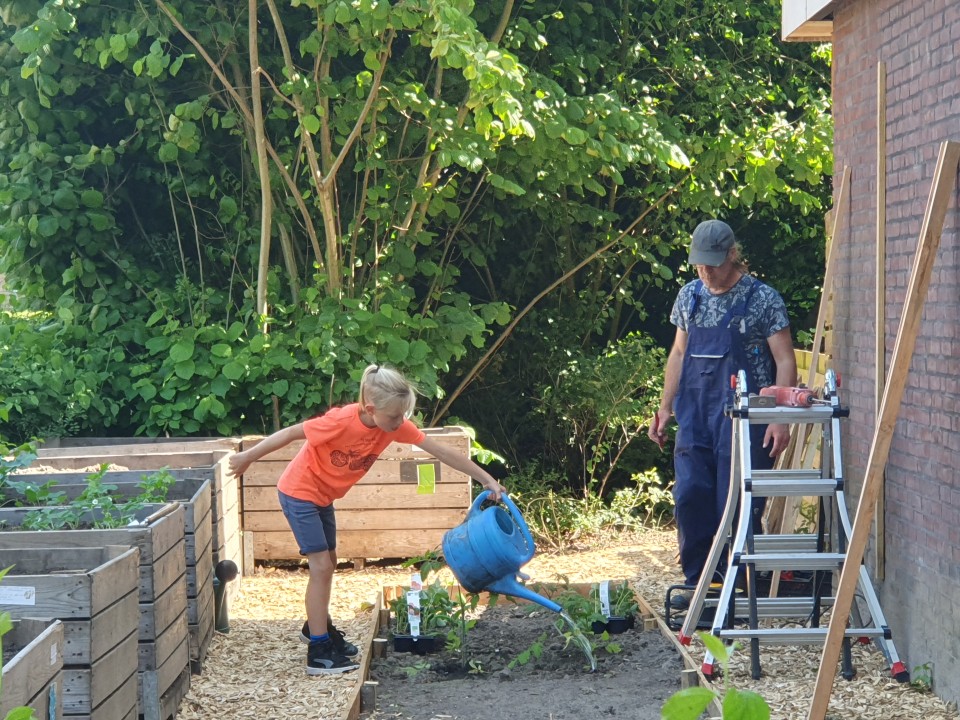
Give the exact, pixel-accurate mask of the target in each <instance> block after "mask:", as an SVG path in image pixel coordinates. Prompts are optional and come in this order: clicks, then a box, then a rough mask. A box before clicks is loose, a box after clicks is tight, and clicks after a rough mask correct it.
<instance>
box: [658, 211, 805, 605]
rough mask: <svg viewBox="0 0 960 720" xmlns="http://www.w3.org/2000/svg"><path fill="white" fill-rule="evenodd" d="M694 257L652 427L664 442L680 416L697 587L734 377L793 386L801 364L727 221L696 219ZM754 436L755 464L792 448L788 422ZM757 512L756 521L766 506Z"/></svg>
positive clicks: (681, 489) (714, 509)
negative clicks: (693, 273) (742, 374)
mask: <svg viewBox="0 0 960 720" xmlns="http://www.w3.org/2000/svg"><path fill="white" fill-rule="evenodd" d="M690 264H691V265H694V266H696V268H697V275H699V280H694V281H693V282H691V283H688V284H687V285H685V286H684V287H683V288H682V289H681V290H680V293H679V294H678V295H677V299H676V302H675V303H674V306H673V311H672V312H671V313H670V322H671V323H673V324H674V325H676V327H677V333H676V337H675V339H674V342H673V347H672V348H671V350H670V354H669V356H668V357H667V365H666V369H665V370H664V381H663V397H662V398H661V401H660V409H659V410H658V411H657V413H656V414H655V415H654V416H653V420H652V421H651V423H650V429H649V432H648V435H649V437H650V439H651V440H653V441H654V442H655V443H657V444H658V445H659V446H660V447H661V448H662V447H663V444H664V442H665V441H666V438H667V433H666V429H667V425H668V423H669V422H670V416H671V415H674V416H676V419H677V437H676V444H675V448H674V470H675V473H676V480H675V482H674V487H673V498H674V504H675V510H674V514H675V517H676V521H677V536H678V541H679V545H680V566H681V568H682V569H683V575H684V582H685V584H688V585H693V586H695V585H696V584H697V582H698V581H699V580H700V573H701V572H702V571H703V566H704V565H705V564H706V560H707V556H708V555H709V553H710V548H711V546H712V545H713V536H714V535H715V534H716V531H717V528H718V527H719V526H720V519H721V517H722V516H723V510H724V508H725V506H726V503H727V492H728V489H729V486H730V462H731V457H730V436H731V431H732V427H731V421H730V419H729V418H728V417H726V416H725V415H724V412H723V410H724V405H725V404H726V403H727V402H728V401H729V399H730V377H731V375H736V374H737V372H738V371H740V370H741V369H742V370H745V371H746V375H747V384H748V389H749V391H750V392H752V393H755V392H757V391H758V390H759V389H760V388H761V387H766V386H768V385H785V386H793V385H796V381H797V364H796V359H795V358H794V354H793V343H792V340H791V338H790V321H789V318H788V317H787V309H786V307H785V305H784V303H783V299H782V298H781V297H780V295H779V293H777V291H776V290H774V289H773V288H771V287H769V286H767V285H765V284H763V283H762V282H760V281H759V280H757V279H756V278H754V277H753V276H751V275H750V274H749V273H748V270H747V266H746V263H745V262H744V261H743V260H742V259H741V258H740V250H739V246H738V244H737V242H736V238H735V237H734V234H733V230H731V229H730V226H729V225H727V224H726V223H724V222H722V221H720V220H707V221H706V222H702V223H700V224H699V225H698V226H697V227H696V229H695V230H694V231H693V240H692V242H691V245H690ZM750 440H751V462H752V463H753V467H754V468H756V469H768V468H770V467H772V466H773V461H774V459H775V458H776V456H777V455H779V454H780V453H781V452H783V451H784V449H786V447H787V442H788V441H789V428H788V426H786V425H766V426H764V425H753V426H751V439H750ZM753 512H754V521H755V523H757V522H758V521H759V514H760V513H762V506H759V507H758V506H755V507H754V508H753ZM755 527H759V525H755ZM690 596H691V593H690V592H685V593H680V594H674V595H673V596H672V599H671V604H672V606H673V607H674V608H675V609H678V610H682V609H685V608H686V607H687V606H688V605H689V602H690Z"/></svg>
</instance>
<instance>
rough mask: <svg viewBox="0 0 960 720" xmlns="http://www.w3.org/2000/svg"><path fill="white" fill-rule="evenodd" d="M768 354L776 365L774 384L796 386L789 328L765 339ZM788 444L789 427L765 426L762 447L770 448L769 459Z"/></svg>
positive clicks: (795, 365) (794, 361)
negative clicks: (768, 349)
mask: <svg viewBox="0 0 960 720" xmlns="http://www.w3.org/2000/svg"><path fill="white" fill-rule="evenodd" d="M767 345H769V346H770V353H771V354H772V355H773V359H774V361H775V362H776V363H777V379H776V384H777V385H781V386H783V387H793V386H795V385H796V384H797V357H796V355H794V352H793V339H792V338H791V337H790V328H789V327H785V328H783V330H780V331H778V332H775V333H774V334H773V335H771V336H770V337H768V338H767ZM789 443H790V426H789V425H784V424H779V423H778V424H773V425H768V426H767V432H766V433H765V434H764V436H763V446H764V447H765V448H766V447H769V448H770V457H776V456H777V455H779V454H780V453H782V452H783V451H784V450H786V449H787V445H788V444H789Z"/></svg>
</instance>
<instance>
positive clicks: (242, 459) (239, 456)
mask: <svg viewBox="0 0 960 720" xmlns="http://www.w3.org/2000/svg"><path fill="white" fill-rule="evenodd" d="M227 465H228V466H229V467H230V474H231V475H233V476H234V477H235V478H239V477H240V476H241V475H243V473H245V472H246V471H247V468H248V467H250V465H251V462H250V460H249V456H248V455H247V454H246V453H245V452H238V453H234V454H233V455H231V456H230V457H229V459H228V460H227Z"/></svg>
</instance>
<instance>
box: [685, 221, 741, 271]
mask: <svg viewBox="0 0 960 720" xmlns="http://www.w3.org/2000/svg"><path fill="white" fill-rule="evenodd" d="M736 241H737V239H736V237H734V235H733V230H731V229H730V226H729V225H727V224H726V223H725V222H723V220H705V221H704V222H702V223H700V224H699V225H697V227H696V228H695V229H694V231H693V241H692V242H691V243H690V264H691V265H712V266H713V267H719V266H720V265H723V262H724V260H726V259H727V253H728V252H730V248H732V247H733V244H734V243H735V242H736Z"/></svg>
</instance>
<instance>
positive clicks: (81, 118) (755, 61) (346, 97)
mask: <svg viewBox="0 0 960 720" xmlns="http://www.w3.org/2000/svg"><path fill="white" fill-rule="evenodd" d="M251 7H253V8H254V9H255V12H256V18H255V19H256V20H257V21H258V22H254V23H251V22H250V19H251V18H250V17H249V8H251ZM0 18H2V21H3V23H4V24H5V26H6V32H5V33H4V37H5V38H8V39H6V40H0V96H2V102H0V166H2V167H3V168H4V172H3V173H0V272H5V273H6V274H7V283H8V285H9V286H10V287H11V288H12V289H13V290H14V291H15V292H16V298H17V308H18V309H30V310H32V311H35V312H37V313H40V314H39V315H25V314H22V313H17V314H11V315H10V316H8V317H7V319H6V320H5V321H4V323H3V324H4V325H6V326H7V327H6V329H5V332H6V335H3V336H0V356H2V357H3V358H4V361H5V364H6V358H8V357H10V358H14V359H15V363H16V367H17V368H18V369H17V372H16V373H13V378H11V377H10V376H9V375H8V376H7V377H6V378H4V380H3V384H0V413H5V414H6V415H7V416H8V417H7V422H6V423H5V424H4V425H3V426H2V428H3V429H2V432H3V433H5V434H7V435H10V436H12V437H13V439H16V440H20V439H23V438H24V437H26V436H27V435H28V434H29V433H38V432H41V431H44V430H45V429H46V428H47V427H52V426H54V425H56V424H57V422H58V420H57V418H58V417H69V418H71V420H70V427H69V428H67V430H73V429H76V430H77V431H79V432H85V431H93V432H99V431H102V429H103V428H111V429H112V431H113V432H117V433H127V434H130V433H148V434H162V433H171V434H191V433H233V432H237V431H239V430H268V429H270V428H271V427H272V426H274V425H275V424H276V423H284V422H289V421H292V420H296V419H300V418H302V417H303V416H304V415H305V414H308V413H312V412H316V411H318V410H319V409H322V408H323V407H324V406H326V405H327V404H329V403H331V402H336V401H342V400H344V399H348V398H351V397H352V396H353V394H354V392H355V389H356V383H357V381H358V379H359V372H360V370H361V369H362V366H363V365H364V364H366V363H367V362H369V361H373V360H378V361H388V362H391V363H393V364H395V365H397V366H399V367H401V368H403V369H404V370H405V371H406V372H407V373H408V374H409V375H410V376H411V377H412V378H414V379H415V380H417V381H418V382H419V384H420V386H421V388H422V389H423V391H424V393H425V395H426V396H427V397H428V398H432V399H433V401H434V406H433V407H432V408H430V409H428V411H427V416H426V417H427V420H428V421H429V420H439V419H442V417H443V416H445V415H446V414H447V413H449V412H451V411H452V412H455V413H456V414H457V415H459V416H461V417H464V418H465V419H467V420H469V421H470V422H471V423H472V424H474V425H476V426H477V427H478V428H480V429H481V433H482V436H483V437H484V444H485V445H488V446H491V447H495V448H498V449H500V448H504V449H506V450H507V451H508V452H507V453H506V454H507V455H508V457H509V458H510V460H512V461H514V462H518V461H520V460H523V459H524V458H527V457H530V456H531V455H533V454H538V449H539V448H542V447H543V446H544V441H545V440H547V438H548V437H553V438H557V437H562V436H563V435H564V433H565V432H566V430H565V429H564V425H563V423H565V422H566V420H564V419H563V415H562V413H557V412H555V411H554V410H551V409H549V408H548V407H547V405H549V402H550V397H551V396H550V394H549V393H548V392H547V390H548V388H550V387H551V385H552V379H553V378H554V377H555V376H556V375H557V373H558V372H561V370H562V369H563V368H568V369H569V368H570V367H572V365H571V363H576V364H577V366H579V367H593V366H602V365H603V362H604V361H603V358H609V357H611V356H615V355H616V354H617V353H618V352H619V350H618V347H619V343H620V342H621V341H622V340H624V339H625V338H627V337H628V335H629V334H630V333H631V332H637V331H640V332H647V333H651V334H653V335H654V336H657V335H658V333H662V326H663V320H662V317H663V314H664V309H665V307H666V308H667V309H668V303H669V298H671V297H672V294H673V293H674V292H675V290H676V282H677V277H678V270H680V269H681V265H682V257H683V250H682V248H683V245H684V244H685V240H686V237H687V236H688V233H689V230H690V228H691V227H692V226H693V225H695V224H696V222H697V221H699V220H700V219H703V217H706V216H708V215H722V216H724V217H726V218H727V219H728V220H729V221H730V222H731V224H732V225H734V227H735V228H736V229H737V230H738V232H740V234H741V235H742V236H743V238H744V240H745V241H746V244H747V251H748V254H749V255H750V256H751V257H754V258H755V259H756V262H755V266H756V268H757V270H758V271H759V272H760V273H761V274H763V275H767V276H768V278H771V279H773V280H772V281H774V280H775V279H776V278H778V277H779V276H778V275H777V273H778V272H781V271H782V270H783V271H786V270H788V271H789V273H788V275H789V277H791V278H792V277H796V276H797V275H798V274H797V272H796V268H789V269H786V268H784V269H782V270H781V268H779V267H778V266H777V265H775V264H774V262H773V259H774V258H777V259H780V258H784V257H788V256H790V255H791V253H801V252H805V251H810V252H809V253H808V254H813V253H814V252H819V249H818V245H819V243H820V238H821V232H822V231H821V228H822V210H823V203H824V201H825V199H826V198H827V197H828V195H829V190H828V188H827V187H826V183H825V180H824V177H825V174H826V173H827V172H828V171H829V168H830V165H831V158H830V154H829V141H830V125H829V116H828V112H827V110H828V107H827V99H826V98H827V96H826V92H825V88H826V82H827V77H826V76H827V73H826V60H827V58H826V57H824V56H823V55H822V54H818V53H817V52H815V53H811V51H810V47H809V46H784V45H783V44H782V43H780V42H779V40H778V39H777V35H778V28H779V3H776V2H773V1H772V0H767V1H766V2H763V3H748V2H745V1H744V2H734V3H729V2H724V3H721V2H713V1H710V2H707V3H700V4H698V5H697V6H696V7H694V6H690V5H689V4H688V3H687V4H685V3H679V2H673V1H672V0H665V1H661V2H653V1H652V0H648V1H646V2H632V1H629V0H616V1H614V0H608V1H606V2H594V3H586V2H575V1H573V0H560V1H559V2H557V0H553V1H552V2H545V1H543V2H541V1H539V0H529V1H525V2H516V1H515V0H493V1H492V2H488V3H474V2H472V1H471V0H401V1H400V2H393V3H389V2H386V1H385V0H353V1H350V2H348V1H347V0H288V1H286V2H277V1H276V0H267V2H251V3H232V4H231V3H223V2H219V1H216V0H215V1H214V2H209V1H206V0H205V1H204V2H200V1H199V0H197V1H191V0H176V1H173V0H171V1H169V2H168V0H153V2H145V3H124V2H122V3H120V4H119V5H116V4H114V5H111V6H109V7H108V6H105V5H101V4H99V3H96V2H80V1H79V0H68V1H67V2H63V1H62V0H50V1H49V2H41V1H40V0H0ZM251 27H252V28H253V31H252V32H251V30H250V28H251ZM818 52H819V51H818ZM258 98H262V99H261V100H260V101H259V102H258V101H257V99H258ZM261 227H264V228H265V231H262V230H261ZM810 246H814V247H813V248H811V247H810ZM768 259H769V260H771V262H770V263H769V264H767V260H768ZM808 267H809V270H810V274H809V277H810V278H814V277H816V274H817V272H816V271H817V267H818V266H817V263H816V262H811V263H810V264H809V265H808ZM815 284H816V283H815V282H813V283H811V282H809V281H807V282H804V279H803V277H802V273H801V277H800V279H798V280H797V281H796V285H794V286H791V287H788V288H783V287H782V286H781V289H785V290H786V291H787V295H788V300H789V301H790V302H791V303H793V304H792V305H791V307H792V308H796V309H797V310H799V311H801V312H802V311H804V309H805V308H809V307H810V305H811V304H812V302H813V301H814V300H815V295H814V294H813V293H812V292H811V290H810V288H811V285H815ZM508 338H509V340H508ZM19 339H30V340H31V343H32V342H33V340H34V339H35V340H36V342H37V343H44V344H43V345H42V346H43V347H44V348H45V349H44V352H45V353H48V354H49V355H50V356H51V357H53V358H57V361H56V362H54V363H51V364H50V366H49V368H48V371H49V374H50V376H51V377H50V379H49V381H47V382H44V381H43V380H42V379H38V380H37V381H36V382H39V385H40V386H38V387H32V386H31V387H32V390H31V389H29V388H27V386H26V385H24V383H23V382H22V381H21V380H20V376H21V375H24V376H27V377H29V376H30V372H31V371H30V368H35V367H37V366H38V365H40V363H39V362H38V354H37V353H36V352H34V351H30V350H24V349H23V348H21V349H19V350H17V351H14V350H13V349H12V348H13V347H14V346H15V345H17V344H18V342H19ZM21 344H22V343H21ZM628 344H629V343H628ZM644 347H646V348H649V347H650V345H649V343H648V344H647V345H645V346H644ZM644 352H646V350H644ZM545 369H546V370H545ZM650 373H652V374H653V376H652V377H651V374H650ZM655 375H656V372H655V371H654V370H653V369H652V365H651V368H648V372H645V373H644V375H643V376H642V377H641V376H639V374H638V376H637V377H636V378H635V380H636V386H635V387H633V388H624V389H623V393H624V397H628V396H630V394H631V392H632V393H633V396H634V397H635V399H636V400H637V403H638V404H640V405H642V403H643V402H644V398H646V397H647V396H648V395H649V394H650V393H651V392H655V390H656V388H655V385H656V377H655ZM579 377H581V376H580V375H578V374H577V373H572V372H569V371H566V372H565V378H567V379H568V384H565V385H564V387H563V388H562V390H563V392H564V393H565V394H564V397H565V398H569V399H570V402H571V403H573V404H574V405H577V404H579V405H581V406H583V407H584V408H587V407H590V406H591V405H592V404H594V403H595V402H596V399H595V395H596V388H595V387H594V386H592V385H591V384H590V383H591V382H592V381H588V380H587V379H586V376H582V377H583V378H584V379H583V385H582V392H580V393H579V397H577V396H578V392H577V385H576V383H578V382H581V381H580V380H579V379H578V378H579ZM37 378H40V376H39V375H38V376H37ZM29 382H30V383H34V384H36V383H35V381H34V380H30V381H29ZM28 384H29V383H28ZM441 387H446V388H447V389H448V390H449V391H451V392H450V395H449V397H447V398H443V397H442V396H443V393H442V392H441V390H440V388H441ZM552 397H557V396H556V395H555V394H554V395H553V396H552ZM56 398H59V401H57V400H56ZM450 401H453V402H454V404H453V405H450V404H449V402H450ZM58 405H59V406H58ZM65 406H69V407H68V409H70V412H69V413H67V414H64V413H63V412H62V409H63V407H65ZM30 407H34V408H39V410H40V416H39V417H36V418H34V419H33V420H32V421H30V422H26V421H25V420H24V413H26V412H27V408H30ZM538 409H539V410H543V414H542V415H541V417H546V418H549V420H548V422H547V423H546V424H547V425H549V427H543V426H541V424H540V423H538V422H531V421H530V420H531V418H532V417H533V415H532V413H533V411H534V410H538ZM74 417H76V418H77V419H76V421H75V422H76V425H74V420H73V419H72V418H74ZM610 417H611V418H613V416H612V415H611V416H610ZM638 417H639V416H638ZM2 419H3V416H2V415H0V420H2ZM611 422H614V420H611ZM619 422H620V418H619V416H617V418H616V420H615V423H619ZM14 423H17V424H16V425H14ZM60 424H66V423H63V422H61V423H60ZM601 425H602V422H601ZM615 430H616V425H611V426H610V427H609V428H607V429H605V430H604V429H602V428H601V427H600V426H597V432H600V433H601V434H602V435H603V437H607V438H609V437H610V436H611V433H612V432H614V431H615ZM635 431H636V428H633V429H632V430H631V431H630V432H631V433H632V434H634V435H635V434H636V432H635ZM14 436H15V437H14ZM561 445H562V443H557V442H555V441H554V440H550V442H549V446H550V447H552V448H555V449H554V450H552V451H551V452H552V453H553V454H554V457H552V458H551V459H550V461H551V463H553V464H554V465H555V466H557V467H564V468H568V467H571V466H576V467H582V468H589V467H591V464H596V459H595V458H593V457H592V453H593V452H594V450H593V447H592V445H591V444H590V443H584V442H583V438H581V439H580V440H578V441H577V442H574V443H573V444H572V445H570V446H567V447H565V448H564V447H560V446H561ZM584 453H586V455H584ZM627 455H629V453H628V454H627ZM627 455H621V457H624V458H625V457H627ZM632 462H633V461H632V460H631V463H632ZM628 469H629V468H628ZM633 469H634V470H635V469H636V468H635V467H634V468H633ZM589 473H593V470H589ZM601 475H602V476H606V473H605V472H604V473H602V474H601ZM578 479H582V476H581V478H578Z"/></svg>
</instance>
